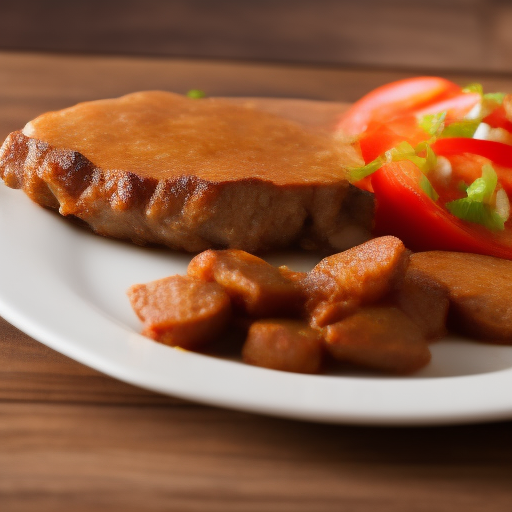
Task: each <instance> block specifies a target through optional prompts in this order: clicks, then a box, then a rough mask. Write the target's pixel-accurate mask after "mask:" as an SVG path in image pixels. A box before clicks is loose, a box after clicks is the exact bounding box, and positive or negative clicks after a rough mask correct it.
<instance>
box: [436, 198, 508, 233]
mask: <svg viewBox="0 0 512 512" xmlns="http://www.w3.org/2000/svg"><path fill="white" fill-rule="evenodd" d="M446 208H448V211H449V212H450V213H451V214H452V215H455V217H458V218H459V219H462V220H466V221H468V222H474V223H476V224H481V225H482V226H485V227H486V228H488V229H490V230H492V231H502V230H503V229H504V228H505V226H504V220H503V218H502V217H500V215H499V214H498V212H496V210H494V209H493V208H492V207H491V206H490V205H488V204H485V203H481V202H479V201H472V200H471V199H469V198H468V197H465V198H463V199H457V200H455V201H451V202H449V203H446Z"/></svg>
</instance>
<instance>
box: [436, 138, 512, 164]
mask: <svg viewBox="0 0 512 512" xmlns="http://www.w3.org/2000/svg"><path fill="white" fill-rule="evenodd" d="M432 150H433V151H434V153H436V155H441V156H449V155H460V154H461V153H472V154H473V155H480V156H483V157H485V158H488V159H489V160H491V162H494V163H495V164H498V165H502V166H503V167H510V168H512V146H510V145H509V144H503V142H496V141H494V140H480V139H470V138H465V137H453V138H446V139H438V140H436V142H434V144H432Z"/></svg>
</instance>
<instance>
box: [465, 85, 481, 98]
mask: <svg viewBox="0 0 512 512" xmlns="http://www.w3.org/2000/svg"><path fill="white" fill-rule="evenodd" d="M462 92H476V93H478V94H480V96H483V94H484V88H483V86H482V84H479V83H476V82H475V83H472V84H469V85H466V87H463V88H462Z"/></svg>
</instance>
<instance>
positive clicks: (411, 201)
mask: <svg viewBox="0 0 512 512" xmlns="http://www.w3.org/2000/svg"><path fill="white" fill-rule="evenodd" d="M422 176H423V174H422V173H421V171H420V169H419V168H418V167H417V166H416V165H414V164H413V163H412V162H410V161H400V162H392V163H389V164H385V165H383V166H382V167H381V168H380V169H379V170H378V171H376V172H375V173H374V174H373V175H372V179H371V181H372V187H373V190H374V193H375V201H376V212H375V234H376V235H385V234H387V235H394V236H397V237H398V238H400V239H401V240H403V242H404V243H405V245H406V246H407V247H409V248H410V249H412V250H414V251H425V250H446V251H460V252H473V253H478V254H487V255H490V256H497V257H500V258H506V259H512V229H511V228H510V226H507V225H506V228H505V231H503V232H499V233H494V232H491V231H489V230H487V229H486V228H484V227H483V226H479V225H476V224H472V223H469V222H465V221H463V220H460V219H458V218H457V217H455V216H453V215H452V214H450V213H449V212H448V211H447V210H446V209H444V208H443V207H442V206H441V205H440V204H438V203H436V202H434V201H433V200H432V199H430V197H428V195H427V194H426V193H425V192H423V190H422V188H421V186H420V180H421V179H422Z"/></svg>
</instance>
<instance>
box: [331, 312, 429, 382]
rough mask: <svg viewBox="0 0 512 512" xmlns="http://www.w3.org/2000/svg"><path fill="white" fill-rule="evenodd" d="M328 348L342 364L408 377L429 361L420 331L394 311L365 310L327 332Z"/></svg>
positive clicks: (332, 326) (427, 349)
mask: <svg viewBox="0 0 512 512" xmlns="http://www.w3.org/2000/svg"><path fill="white" fill-rule="evenodd" d="M324 337H325V342H326V344H325V346H326V348H327V350H328V352H329V353H330V354H331V355H332V356H333V357H334V358H335V359H338V360H339V361H342V362H347V363H351V364H355V365H357V366H361V367H363V368H371V369H374V370H380V371H385V372H391V373H397V374H408V373H412V372H415V371H417V370H419V369H420V368H423V367H424V366H425V365H426V364H428V362H429V361H430V357H431V356H430V350H429V348H428V344H427V341H426V340H425V337H424V336H423V334H422V332H421V329H420V328H419V327H418V326H417V325H416V324H415V323H414V322H413V321H412V320H411V319H410V318H409V317H408V316H407V315H406V314H405V313H403V312H402V311H400V310H399V309H398V308H393V307H366V308H361V309H359V310H358V311H357V312H356V313H354V314H353V315H351V316H349V317H347V318H345V319H344V320H342V321H341V322H337V323H335V324H332V325H329V326H328V327H327V328H326V329H325V333H324Z"/></svg>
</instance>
